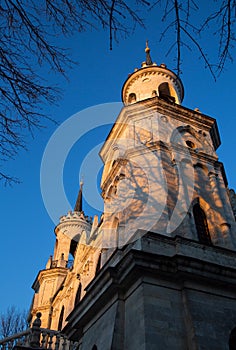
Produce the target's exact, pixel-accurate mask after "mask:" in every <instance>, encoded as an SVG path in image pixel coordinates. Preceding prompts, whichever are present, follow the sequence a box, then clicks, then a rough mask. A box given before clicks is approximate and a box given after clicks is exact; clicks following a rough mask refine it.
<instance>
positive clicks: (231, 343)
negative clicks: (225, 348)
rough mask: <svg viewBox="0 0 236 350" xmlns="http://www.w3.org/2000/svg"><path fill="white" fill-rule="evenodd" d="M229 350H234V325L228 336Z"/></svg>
mask: <svg viewBox="0 0 236 350" xmlns="http://www.w3.org/2000/svg"><path fill="white" fill-rule="evenodd" d="M229 350H236V327H235V328H233V329H232V331H231V333H230V336H229Z"/></svg>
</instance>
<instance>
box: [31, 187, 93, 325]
mask: <svg viewBox="0 0 236 350" xmlns="http://www.w3.org/2000/svg"><path fill="white" fill-rule="evenodd" d="M82 187H83V183H82V182H81V183H80V190H79V194H78V197H77V201H76V204H75V207H74V210H73V211H69V212H68V214H67V215H64V216H62V217H61V218H60V222H59V224H58V225H57V226H56V227H55V235H56V241H55V247H54V254H53V255H52V256H50V258H49V260H48V262H47V264H46V268H45V269H44V270H41V271H40V272H39V273H38V275H37V277H36V279H35V281H34V283H33V286H32V288H33V289H34V291H35V294H34V299H33V303H32V307H31V318H32V319H34V318H35V316H36V314H37V312H41V313H42V317H41V322H42V327H43V328H49V329H54V330H61V328H62V326H63V324H64V321H65V318H66V316H67V315H68V314H69V312H71V311H72V309H73V307H74V304H75V301H76V298H77V299H78V298H79V295H80V294H81V292H82V291H81V282H80V278H79V274H78V273H76V269H75V268H74V269H73V265H74V264H75V260H76V256H77V255H80V254H78V252H77V251H78V250H79V249H81V246H83V245H86V241H87V237H89V235H90V231H91V228H92V223H91V218H89V217H87V216H85V214H84V212H83V209H82ZM81 258H83V257H82V256H81ZM77 264H78V263H77ZM68 280H69V282H68ZM78 291H79V292H78ZM77 301H78V300H77Z"/></svg>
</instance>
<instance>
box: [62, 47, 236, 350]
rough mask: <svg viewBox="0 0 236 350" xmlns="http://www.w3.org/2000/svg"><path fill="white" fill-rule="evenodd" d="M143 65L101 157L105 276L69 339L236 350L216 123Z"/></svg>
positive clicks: (154, 68) (120, 346)
mask: <svg viewBox="0 0 236 350" xmlns="http://www.w3.org/2000/svg"><path fill="white" fill-rule="evenodd" d="M145 52H146V60H145V62H144V63H142V66H141V68H140V69H135V71H134V72H133V73H132V74H130V75H129V77H128V79H127V80H126V81H125V83H124V85H123V88H122V100H123V103H124V107H123V109H122V110H121V112H120V114H119V116H118V117H117V120H116V122H115V124H114V125H113V127H112V129H111V131H110V133H109V135H108V137H107V139H106V141H105V143H104V145H103V147H102V149H101V151H100V156H101V158H102V160H103V162H104V171H103V175H102V180H101V188H102V196H103V199H104V214H103V217H102V220H101V222H100V223H99V225H98V226H97V228H96V229H95V230H94V231H93V232H92V233H91V234H90V240H89V242H90V243H91V242H93V245H96V244H95V242H96V241H97V242H99V244H100V250H101V251H102V258H101V260H102V265H103V267H102V268H101V269H100V271H99V272H98V273H97V274H96V275H95V277H94V278H93V279H92V280H91V281H90V283H89V284H88V285H87V287H86V295H85V297H84V298H82V299H81V300H80V302H79V303H78V304H77V305H76V307H75V308H74V310H73V312H72V313H71V314H70V315H69V316H68V318H67V321H68V322H67V324H66V325H65V327H64V329H63V332H65V334H66V335H67V336H68V337H69V338H70V339H72V340H75V341H79V344H80V345H79V349H80V350H90V349H91V350H92V349H98V350H100V349H103V350H108V349H109V350H110V349H112V350H124V349H128V350H137V349H139V350H147V349H148V350H156V349H159V350H166V349H171V350H198V349H199V350H200V349H214V350H216V349H217V350H226V349H230V350H232V349H234V347H232V339H234V336H235V333H236V331H235V330H236V263H235V261H236V226H235V216H234V212H235V208H234V210H233V208H232V204H231V203H233V202H234V203H235V194H234V193H232V191H231V192H230V191H229V190H228V187H227V180H226V176H225V172H224V167H223V164H222V163H221V162H220V161H219V160H218V156H217V154H216V150H217V148H218V147H219V145H220V136H219V132H218V128H217V123H216V120H215V119H214V118H212V117H210V116H207V115H205V114H203V113H201V112H200V111H199V110H198V109H196V110H191V109H189V108H186V107H184V106H182V105H181V104H182V101H183V97H184V89H183V85H182V82H181V80H180V78H179V77H178V76H177V75H176V74H175V73H173V72H172V71H171V70H169V69H168V68H167V67H166V65H165V64H160V65H157V64H156V63H154V62H153V61H152V59H151V55H150V49H149V47H148V45H147V46H146V49H145Z"/></svg>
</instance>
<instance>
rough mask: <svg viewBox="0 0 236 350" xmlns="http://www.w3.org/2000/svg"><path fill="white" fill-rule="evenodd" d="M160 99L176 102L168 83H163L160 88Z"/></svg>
mask: <svg viewBox="0 0 236 350" xmlns="http://www.w3.org/2000/svg"><path fill="white" fill-rule="evenodd" d="M158 92H159V97H160V98H163V100H166V101H167V102H175V98H174V97H173V96H171V94H170V88H169V84H168V83H162V84H160V85H159V87H158Z"/></svg>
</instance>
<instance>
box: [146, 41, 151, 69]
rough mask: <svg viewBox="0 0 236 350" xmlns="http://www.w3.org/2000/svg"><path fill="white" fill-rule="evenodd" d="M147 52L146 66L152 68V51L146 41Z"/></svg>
mask: <svg viewBox="0 0 236 350" xmlns="http://www.w3.org/2000/svg"><path fill="white" fill-rule="evenodd" d="M145 52H146V65H147V66H151V65H152V59H151V55H150V49H149V47H148V40H147V41H146V48H145Z"/></svg>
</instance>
